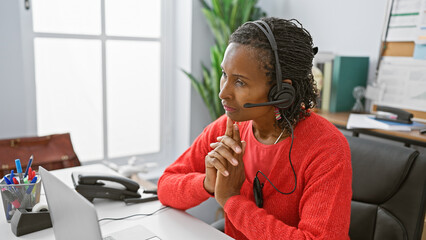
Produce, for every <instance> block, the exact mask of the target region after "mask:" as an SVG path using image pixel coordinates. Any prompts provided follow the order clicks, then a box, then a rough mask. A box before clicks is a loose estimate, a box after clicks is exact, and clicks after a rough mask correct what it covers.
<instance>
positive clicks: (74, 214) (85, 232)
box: [39, 167, 160, 240]
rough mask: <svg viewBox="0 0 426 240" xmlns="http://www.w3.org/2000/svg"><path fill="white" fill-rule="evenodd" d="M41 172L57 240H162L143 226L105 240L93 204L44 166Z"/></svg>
mask: <svg viewBox="0 0 426 240" xmlns="http://www.w3.org/2000/svg"><path fill="white" fill-rule="evenodd" d="M39 172H40V175H41V179H42V183H43V187H44V192H45V194H46V199H47V204H48V206H49V212H50V218H51V220H52V225H53V232H54V234H55V238H56V239H60V240H68V239H69V240H76V239H79V240H80V239H90V240H92V239H93V240H101V239H104V240H122V239H149V240H158V239H160V238H159V237H158V236H156V235H155V234H154V233H152V232H151V231H150V230H148V229H147V228H145V227H144V226H142V225H136V226H133V227H130V228H126V229H124V230H121V231H118V232H115V233H112V234H110V235H109V236H106V237H104V238H102V235H101V229H100V227H99V223H98V215H97V213H96V210H95V207H94V206H93V204H92V203H91V202H89V201H88V200H87V199H86V198H84V197H83V196H81V195H80V194H79V193H77V192H76V191H75V190H74V189H72V188H70V187H68V186H67V185H66V184H65V183H63V182H62V181H61V180H60V179H59V178H57V177H56V176H54V175H53V174H51V173H50V172H49V171H47V170H46V169H44V168H43V167H39Z"/></svg>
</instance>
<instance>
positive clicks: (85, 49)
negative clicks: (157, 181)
mask: <svg viewBox="0 0 426 240" xmlns="http://www.w3.org/2000/svg"><path fill="white" fill-rule="evenodd" d="M163 2H164V1H152V0H34V1H33V2H32V21H33V43H34V68H35V83H36V106H37V131H38V134H39V135H46V134H53V133H60V132H70V133H71V138H72V141H73V145H74V148H75V151H76V153H77V154H78V156H79V158H80V160H81V161H90V160H102V159H117V158H125V157H129V156H141V155H148V156H153V155H158V154H164V153H163V152H164V149H163V147H162V146H163V144H162V142H164V141H165V140H164V137H163V135H162V134H163V133H164V132H165V130H164V129H167V127H168V126H167V125H165V124H166V123H164V121H163V120H162V119H165V118H166V116H165V111H164V110H162V109H164V108H163V107H162V106H163V105H164V101H167V99H166V100H164V99H165V98H164V96H165V95H167V94H164V90H163V88H162V86H163V85H164V82H165V79H163V78H164V74H163V73H162V71H161V69H163V68H164V64H165V61H164V59H166V57H165V54H167V53H165V52H164V51H163V49H165V48H164V46H163V45H164V43H165V41H164V36H163V35H164V34H162V33H163V32H164V30H163V29H164V25H165V23H164V22H163V21H162V19H164V18H162V16H163V15H164V9H162V7H163V5H164V4H162V3H163ZM163 123H164V124H163Z"/></svg>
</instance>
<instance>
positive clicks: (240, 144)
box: [204, 118, 246, 207]
mask: <svg viewBox="0 0 426 240" xmlns="http://www.w3.org/2000/svg"><path fill="white" fill-rule="evenodd" d="M217 140H218V142H215V143H211V144H210V147H211V148H213V150H212V151H210V152H209V153H208V154H207V155H206V157H205V165H206V178H205V179H204V188H205V189H206V190H207V191H208V192H209V193H211V194H213V193H214V195H215V199H216V201H217V202H218V203H219V204H220V205H221V206H222V207H223V206H224V205H225V203H226V201H227V200H228V199H229V198H230V197H232V196H235V195H239V194H240V189H241V186H242V185H243V183H244V180H245V178H246V177H245V172H244V163H243V155H244V151H245V147H246V142H244V141H241V139H240V131H239V129H238V125H237V124H233V122H232V120H231V119H230V118H228V119H227V122H226V131H225V135H223V136H221V137H218V138H217Z"/></svg>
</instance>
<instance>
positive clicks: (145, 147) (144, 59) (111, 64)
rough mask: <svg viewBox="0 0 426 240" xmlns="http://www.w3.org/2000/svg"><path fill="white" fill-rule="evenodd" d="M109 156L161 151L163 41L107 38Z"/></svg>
mask: <svg viewBox="0 0 426 240" xmlns="http://www.w3.org/2000/svg"><path fill="white" fill-rule="evenodd" d="M106 63H107V64H106V65H107V66H106V70H107V115H108V121H107V122H108V127H107V128H108V156H109V157H120V156H127V155H135V154H143V153H153V152H158V151H159V150H160V44H159V42H136V41H107V44H106Z"/></svg>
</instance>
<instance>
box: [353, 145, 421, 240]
mask: <svg viewBox="0 0 426 240" xmlns="http://www.w3.org/2000/svg"><path fill="white" fill-rule="evenodd" d="M347 139H348V142H349V145H350V148H351V156H352V170H353V179H352V190H353V196H352V206H351V224H350V230H349V236H350V238H351V240H358V239H359V240H369V239H371V240H399V239H401V240H402V239H404V240H419V239H420V238H421V235H422V231H423V224H424V217H425V202H426V157H425V156H422V155H419V153H418V151H416V150H414V149H412V148H406V147H399V146H393V145H389V144H386V143H381V142H376V141H372V140H368V139H361V138H355V137H347Z"/></svg>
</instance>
